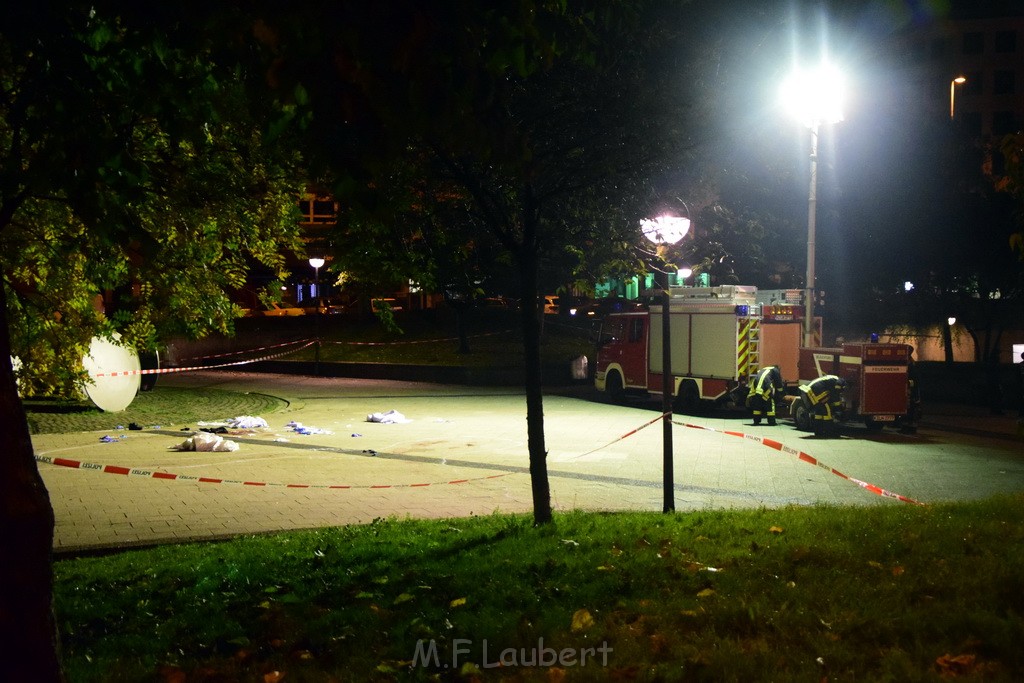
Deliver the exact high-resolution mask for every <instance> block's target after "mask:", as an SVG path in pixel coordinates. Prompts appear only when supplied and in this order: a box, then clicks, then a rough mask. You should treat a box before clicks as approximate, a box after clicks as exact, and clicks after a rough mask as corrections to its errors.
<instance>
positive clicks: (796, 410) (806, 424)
mask: <svg viewBox="0 0 1024 683" xmlns="http://www.w3.org/2000/svg"><path fill="white" fill-rule="evenodd" d="M793 422H795V423H796V428H797V429H799V430H800V431H802V432H809V431H811V414H810V413H809V412H808V411H807V406H805V405H804V404H803V401H800V400H797V401H796V402H795V403H794V404H793Z"/></svg>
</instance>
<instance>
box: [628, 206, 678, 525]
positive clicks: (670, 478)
mask: <svg viewBox="0 0 1024 683" xmlns="http://www.w3.org/2000/svg"><path fill="white" fill-rule="evenodd" d="M640 230H641V231H642V232H643V233H644V237H646V238H647V239H648V240H649V241H650V242H651V243H653V244H654V245H655V246H656V247H657V249H658V256H659V257H660V258H661V259H662V260H664V259H665V255H666V252H667V251H668V248H669V247H670V246H672V245H673V244H678V243H679V241H680V240H681V239H683V238H684V237H685V236H686V233H687V232H689V231H690V219H689V218H680V217H677V216H658V217H657V218H647V219H644V220H642V221H640ZM658 279H660V280H661V282H660V287H661V292H662V298H661V301H662V304H661V306H662V308H661V412H662V444H663V449H662V471H663V474H662V485H663V494H664V501H663V502H664V504H663V508H662V511H663V512H673V511H674V510H675V509H676V498H675V475H674V473H673V464H672V453H673V449H672V397H673V395H674V394H675V378H674V377H673V376H672V332H671V325H670V323H669V303H670V301H671V300H672V295H671V293H670V292H669V286H668V272H667V271H666V270H665V268H664V264H662V267H661V268H659V269H658Z"/></svg>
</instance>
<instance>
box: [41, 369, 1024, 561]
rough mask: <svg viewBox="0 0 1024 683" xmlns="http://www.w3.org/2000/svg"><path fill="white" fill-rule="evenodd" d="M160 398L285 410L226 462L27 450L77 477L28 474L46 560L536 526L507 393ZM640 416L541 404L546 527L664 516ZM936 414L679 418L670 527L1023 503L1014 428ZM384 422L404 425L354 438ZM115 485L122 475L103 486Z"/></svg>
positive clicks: (522, 441) (521, 424) (197, 382)
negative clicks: (49, 527) (582, 517)
mask: <svg viewBox="0 0 1024 683" xmlns="http://www.w3.org/2000/svg"><path fill="white" fill-rule="evenodd" d="M160 382H161V384H162V385H168V386H180V387H215V388H220V389H230V390H233V391H248V392H258V393H263V394H269V395H273V396H277V397H279V398H283V399H285V400H286V401H288V403H289V405H288V407H287V409H285V410H284V411H282V412H276V413H272V414H268V415H263V416H261V417H263V418H264V419H266V420H267V422H268V424H269V428H267V429H258V430H253V431H250V432H244V431H243V432H242V433H235V434H228V435H225V437H226V438H228V439H231V440H233V441H235V442H237V443H238V444H239V449H238V450H237V451H235V452H194V451H186V452H182V451H175V450H172V447H174V446H176V445H178V444H181V443H182V442H183V441H184V440H185V439H186V438H187V437H188V436H189V434H190V433H191V431H192V430H195V429H196V428H197V425H195V424H190V425H174V424H164V425H159V426H155V425H147V426H146V427H147V428H146V429H144V430H143V431H132V432H80V433H74V434H53V435H37V436H35V437H34V438H33V443H34V446H35V449H36V454H37V456H39V457H42V458H61V459H63V462H65V464H66V465H67V464H70V465H74V466H73V467H68V466H59V465H55V464H49V463H46V462H43V463H40V471H41V472H42V474H43V477H44V479H45V481H46V485H47V487H48V489H49V491H50V496H51V500H52V503H53V507H54V511H55V514H56V519H57V524H56V536H55V542H54V547H55V550H56V551H57V552H59V553H60V552H80V551H87V550H95V549H103V548H115V547H116V548H120V547H130V546H138V545H148V544H154V543H164V542H179V541H191V540H204V539H216V538H225V537H231V536H236V535H239V534H255V533H265V532H273V531H279V530H285V529H302V528H315V527H322V526H331V525H342V524H354V523H366V522H370V521H372V520H373V519H376V518H392V517H394V518H406V517H411V518H449V517H465V516H470V515H489V514H491V513H494V512H504V513H510V512H515V513H519V512H529V511H530V510H531V509H532V499H531V491H530V478H529V475H528V471H527V465H528V463H527V446H526V419H525V418H526V408H525V402H524V399H523V396H522V393H521V392H520V391H516V390H509V389H500V388H497V389H494V388H480V387H457V386H440V385H433V384H421V383H414V382H396V381H383V380H350V379H338V378H315V377H301V376H291V375H266V374H257V373H224V372H195V373H188V374H184V373H183V374H181V375H170V376H167V377H162V378H161V379H160ZM583 393H586V392H583ZM649 408H650V406H636V407H629V406H626V407H624V406H617V405H610V404H606V403H601V402H596V401H593V400H585V399H583V398H577V397H573V396H564V395H549V396H547V397H546V398H545V402H544V410H545V437H546V445H547V448H548V452H549V455H548V470H549V475H550V483H551V492H552V504H553V506H554V508H555V509H556V511H565V510H571V509H584V510H651V511H660V510H661V509H662V503H663V485H662V452H663V451H662V429H661V425H660V423H654V424H650V426H647V427H645V428H642V427H644V425H645V424H648V423H650V422H651V421H652V420H654V419H656V418H657V417H658V413H657V412H656V411H652V410H650V409H649ZM941 408H942V411H945V410H948V411H949V412H950V413H951V414H949V415H944V414H942V411H936V414H934V415H933V417H931V418H930V421H929V422H927V423H926V424H925V425H923V426H922V429H921V430H920V432H919V433H918V434H917V435H914V436H904V435H900V434H896V433H888V432H886V433H883V434H878V435H872V434H869V433H867V432H866V431H864V430H856V429H855V430H850V431H848V432H846V433H845V434H844V436H843V437H842V438H838V439H824V440H822V439H815V438H814V437H813V436H811V435H809V434H805V433H803V432H799V431H797V430H795V429H793V428H792V427H791V426H788V425H785V424H780V426H778V427H765V426H761V427H754V426H753V425H752V424H751V422H750V420H749V418H746V417H743V416H740V415H725V414H723V415H715V416H708V417H691V416H677V417H676V420H677V421H679V422H682V423H686V424H689V425H691V426H690V427H686V426H676V427H675V429H674V441H675V504H676V509H677V510H679V511H687V510H699V509H705V508H729V507H778V506H784V505H812V504H834V505H906V504H908V503H906V502H901V501H900V500H899V499H894V498H891V497H885V496H880V495H877V494H876V493H873V492H872V490H871V489H869V488H865V486H863V485H859V484H858V483H855V482H854V481H851V478H852V479H856V480H859V481H860V482H863V483H864V484H870V485H874V486H877V487H880V488H881V489H883V490H885V491H888V492H890V493H892V494H898V495H901V496H905V497H908V498H911V499H914V500H916V501H920V502H923V503H929V502H937V501H946V500H960V499H970V498H981V497H987V496H990V495H993V494H997V493H1009V492H1019V491H1024V448H1022V442H1021V441H1020V440H1018V438H1017V437H1016V436H1015V420H1014V418H1010V417H1002V418H999V419H998V421H997V420H996V419H995V418H992V419H991V420H990V421H989V422H986V421H985V416H982V415H974V416H970V415H964V414H963V411H962V410H957V409H956V408H952V407H948V406H946V407H941ZM389 410H397V411H399V412H400V413H402V414H403V415H404V416H405V417H406V418H408V419H409V420H410V421H409V422H406V423H402V424H380V423H373V422H367V416H368V414H371V413H383V412H386V411H389ZM234 417H239V416H236V415H220V414H216V415H210V416H209V421H211V422H213V421H218V420H224V419H228V418H234ZM292 421H295V422H299V423H301V424H303V425H305V426H308V427H315V428H318V429H320V430H325V431H326V432H329V433H319V434H310V435H302V434H299V433H296V432H295V431H293V430H291V429H290V428H288V427H287V424H288V423H289V422H292ZM182 428H185V429H187V430H189V431H181V430H182ZM637 429H639V431H636V432H635V433H632V432H634V430H637ZM725 430H728V431H731V432H734V433H740V434H745V435H747V436H742V435H740V436H737V435H734V434H726V433H724V432H725ZM234 431H238V430H234ZM627 435H628V436H627ZM103 436H112V437H116V440H115V442H113V443H106V442H102V441H101V440H100V439H101V437H103ZM120 437H123V438H120ZM761 437H763V438H768V439H771V440H774V441H776V442H779V443H781V444H782V447H783V449H782V450H780V449H779V448H777V447H768V446H766V445H764V444H763V443H762V442H760V441H759V440H758V439H759V438H761ZM799 453H803V454H805V457H804V459H801V458H800V457H798V454H799ZM809 459H816V460H817V461H819V462H820V463H821V465H822V466H814V465H813V464H809V463H808V462H807V460H809ZM94 466H100V468H101V469H96V468H95V467H94ZM825 466H828V467H829V468H833V469H834V470H836V471H838V472H839V473H842V474H843V475H846V476H845V477H843V476H839V475H837V474H836V473H834V472H833V471H831V470H830V469H827V468H826V467H825ZM102 468H106V469H107V471H103V469H102ZM125 469H127V470H130V471H132V474H130V475H129V476H124V475H121V474H116V473H111V472H112V471H113V472H123V471H125ZM202 479H205V480H218V481H203V480H202Z"/></svg>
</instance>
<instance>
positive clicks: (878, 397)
mask: <svg viewBox="0 0 1024 683" xmlns="http://www.w3.org/2000/svg"><path fill="white" fill-rule="evenodd" d="M912 350H913V349H912V348H911V347H910V346H908V345H907V344H879V343H863V344H843V345H842V346H841V347H836V348H801V349H800V363H799V371H800V382H801V383H806V382H810V381H811V380H813V379H815V378H817V377H821V376H822V375H836V376H837V377H842V378H843V379H845V380H846V382H847V388H846V391H845V392H844V403H845V406H844V411H843V419H844V420H846V421H859V422H863V423H864V424H865V426H867V428H868V429H870V430H872V431H877V430H880V429H882V428H883V427H885V426H886V425H891V426H896V425H900V424H901V423H903V422H904V421H906V420H908V419H910V411H911V410H912V406H911V403H910V390H909V387H910V383H909V379H910V376H909V367H910V354H911V352H912ZM790 414H791V416H792V417H793V420H794V422H795V423H796V426H797V428H798V429H802V430H809V429H810V428H811V423H810V416H809V415H807V414H806V411H805V410H804V408H803V403H802V402H801V401H799V400H794V401H792V402H791V403H790Z"/></svg>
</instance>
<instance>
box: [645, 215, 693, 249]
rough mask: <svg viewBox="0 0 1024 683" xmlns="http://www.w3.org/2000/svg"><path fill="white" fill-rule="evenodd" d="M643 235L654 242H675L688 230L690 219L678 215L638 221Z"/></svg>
mask: <svg viewBox="0 0 1024 683" xmlns="http://www.w3.org/2000/svg"><path fill="white" fill-rule="evenodd" d="M640 230H641V231H642V232H643V233H644V237H646V238H647V239H649V240H650V241H651V242H653V243H654V244H676V243H677V242H679V240H681V239H683V237H685V236H686V233H687V232H689V230H690V219H689V218H680V217H678V216H658V217H657V218H645V219H644V220H642V221H640Z"/></svg>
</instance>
